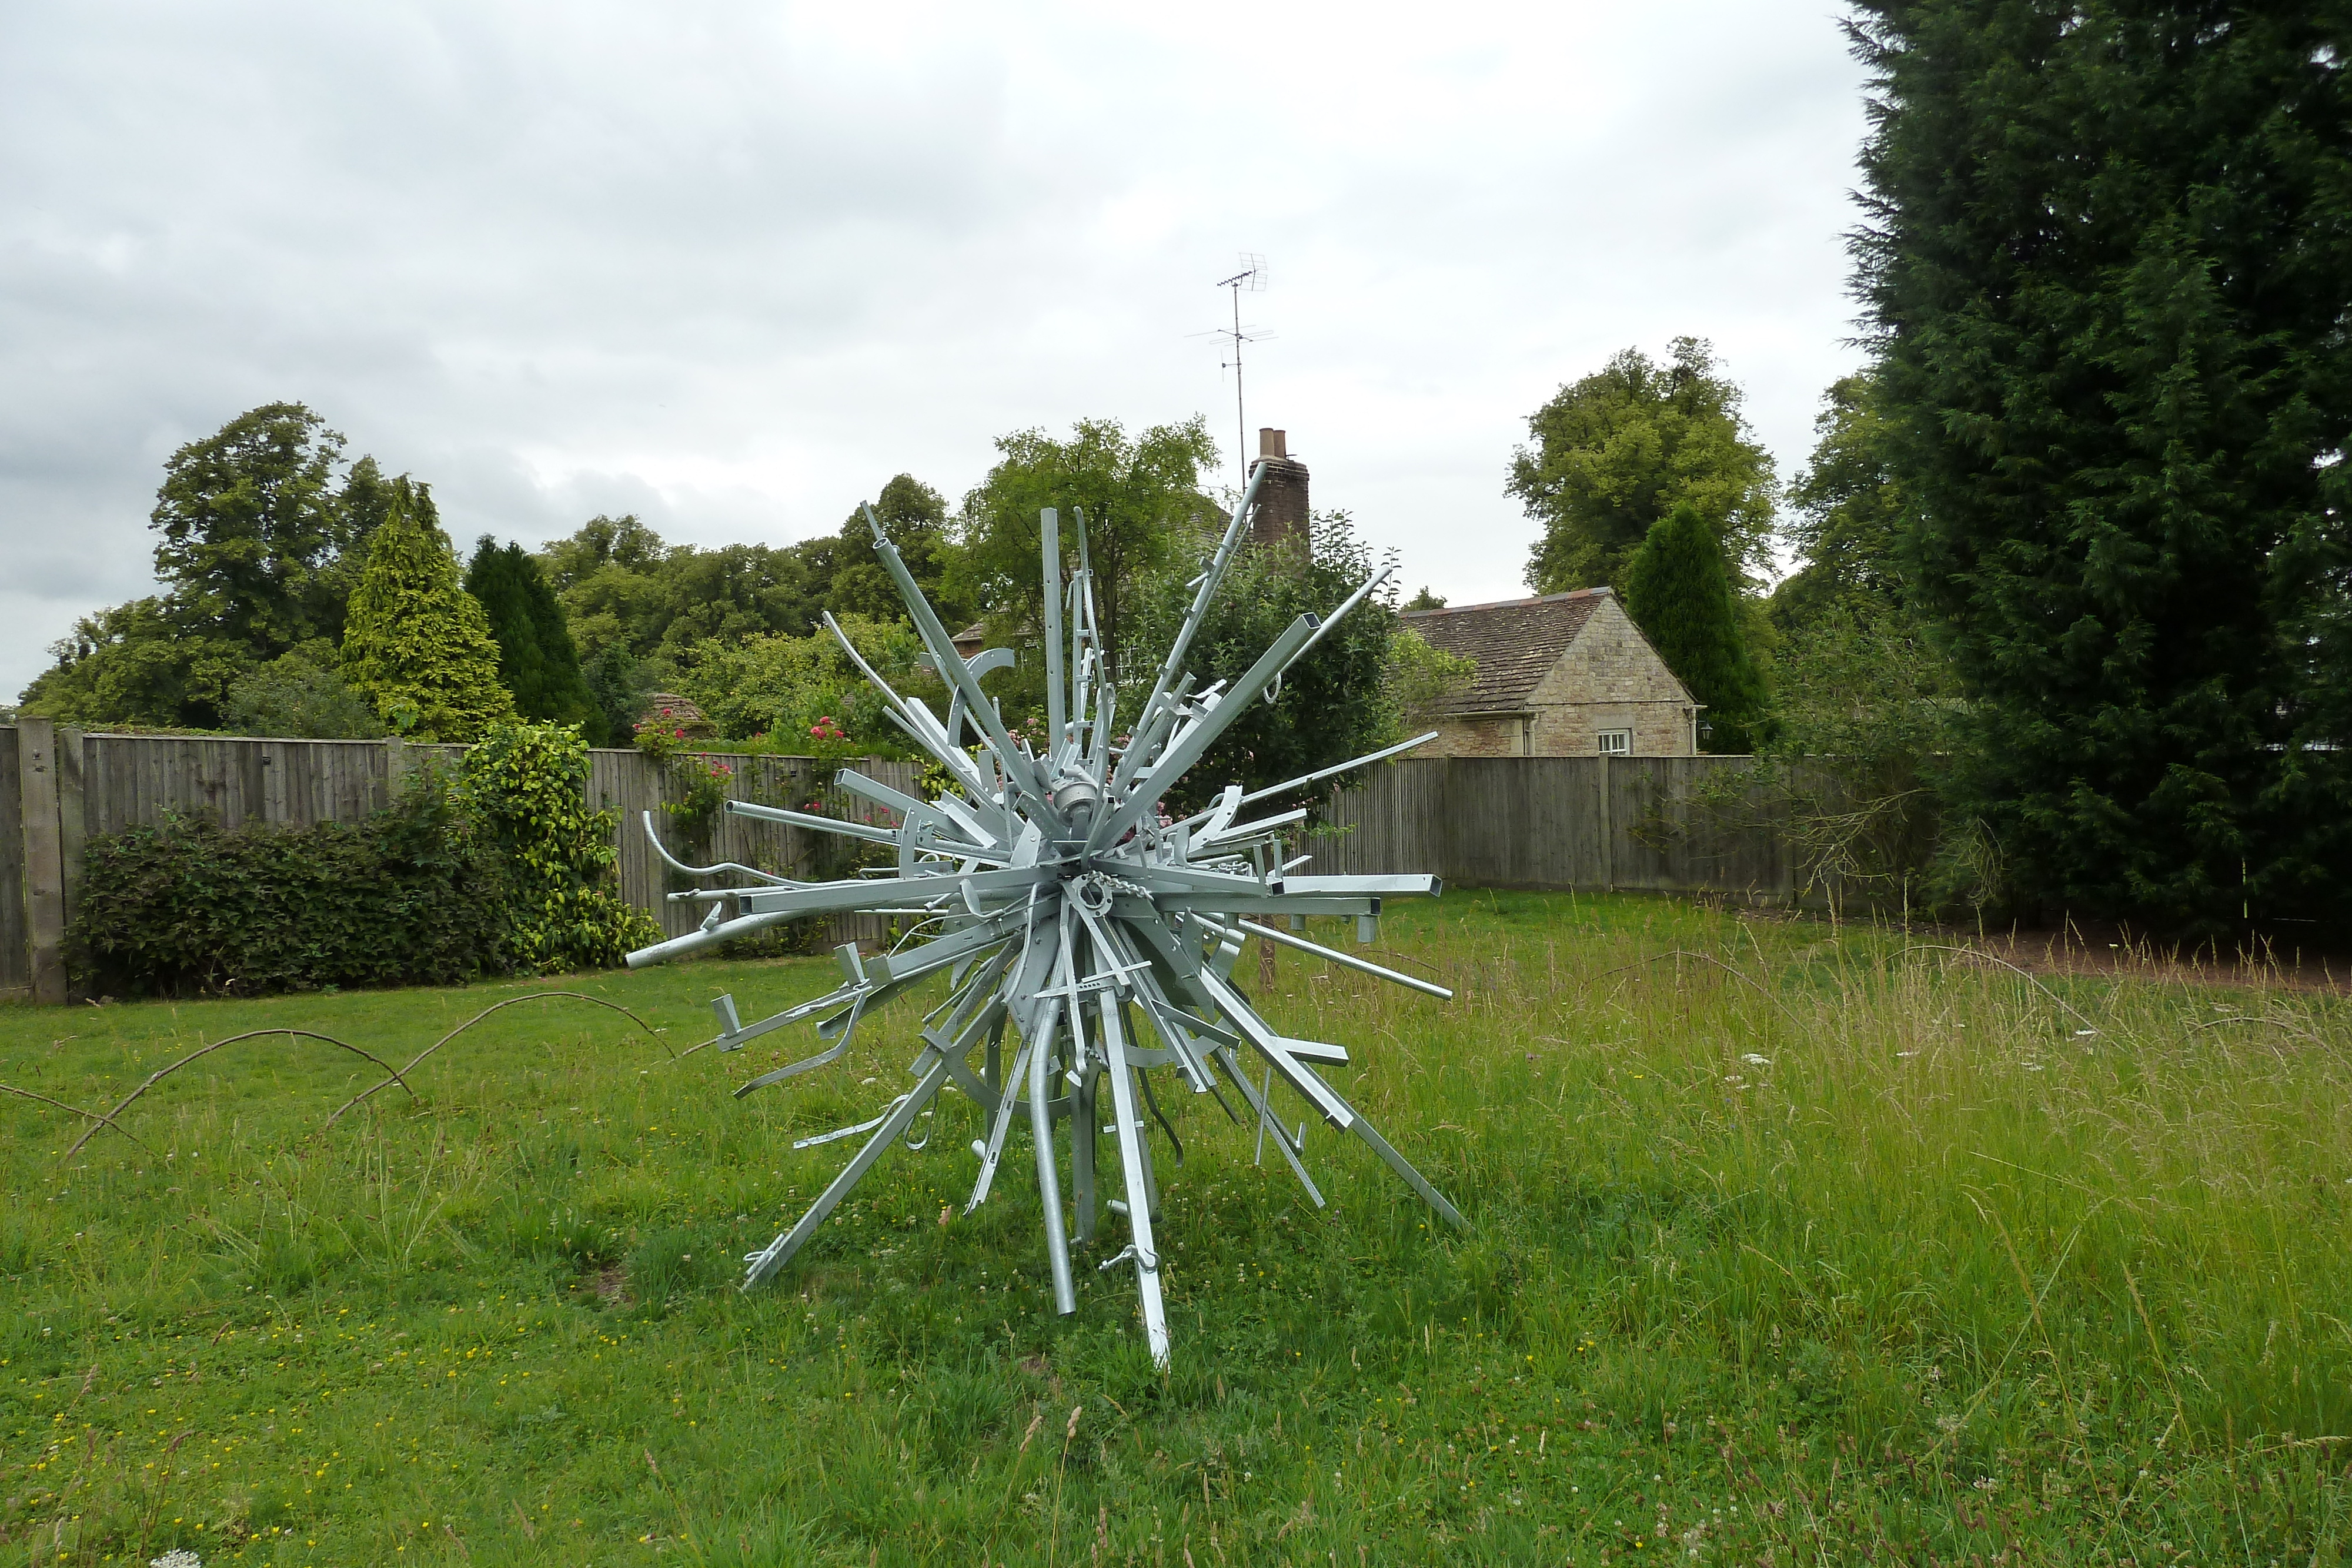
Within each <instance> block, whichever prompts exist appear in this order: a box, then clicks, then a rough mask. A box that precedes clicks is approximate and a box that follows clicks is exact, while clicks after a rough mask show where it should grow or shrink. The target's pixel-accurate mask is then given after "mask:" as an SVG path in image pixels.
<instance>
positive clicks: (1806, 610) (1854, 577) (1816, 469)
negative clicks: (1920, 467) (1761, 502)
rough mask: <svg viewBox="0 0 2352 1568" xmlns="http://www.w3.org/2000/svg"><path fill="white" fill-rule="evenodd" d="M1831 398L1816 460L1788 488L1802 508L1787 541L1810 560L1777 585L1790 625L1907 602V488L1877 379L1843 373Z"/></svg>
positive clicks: (1778, 608) (1781, 619)
mask: <svg viewBox="0 0 2352 1568" xmlns="http://www.w3.org/2000/svg"><path fill="white" fill-rule="evenodd" d="M1823 401H1824V402H1825V404H1826V406H1824V407H1823V409H1822V412H1821V413H1820V415H1819V416H1818V417H1816V418H1815V419H1814V421H1813V430H1814V432H1815V434H1816V436H1817V438H1818V439H1817V440H1816V442H1815V444H1814V446H1813V455H1812V459H1811V462H1810V463H1809V464H1808V465H1806V467H1805V468H1804V469H1803V471H1802V472H1801V473H1800V474H1798V476H1797V477H1796V480H1795V482H1794V483H1792V484H1791V485H1790V486H1789V500H1790V502H1791V503H1792V504H1793V506H1794V507H1795V508H1796V513H1797V517H1796V521H1795V523H1794V525H1793V526H1792V527H1791V528H1790V530H1789V541H1790V543H1791V544H1792V545H1794V546H1795V547H1796V551H1797V556H1798V559H1800V560H1801V562H1803V564H1802V565H1801V567H1800V568H1799V569H1798V570H1796V571H1794V572H1791V573H1790V575H1789V576H1788V577H1786V578H1784V579H1783V580H1781V581H1780V585H1779V586H1778V587H1777V588H1775V589H1774V590H1773V591H1772V599H1771V616H1772V621H1773V623H1774V624H1775V625H1777V626H1778V627H1780V630H1781V631H1783V632H1793V631H1796V630H1798V629H1800V628H1801V627H1803V626H1805V625H1808V624H1811V622H1814V621H1817V620H1820V619H1822V617H1824V616H1826V615H1830V614H1832V612H1835V611H1837V610H1839V609H1841V608H1843V609H1856V608H1857V607H1859V608H1860V612H1861V613H1862V614H1864V616H1865V617H1867V618H1878V617H1881V616H1883V615H1885V613H1887V612H1891V611H1893V610H1894V609H1895V607H1896V606H1897V605H1899V604H1901V603H1903V602H1904V601H1905V593H1904V589H1903V580H1902V569H1901V565H1900V561H1899V559H1898V556H1897V548H1898V545H1899V542H1900V537H1901V534H1902V527H1903V507H1902V499H1901V491H1900V490H1899V489H1898V488H1897V486H1895V477H1894V475H1893V473H1892V472H1891V471H1890V469H1889V464H1890V462H1891V460H1892V456H1893V455H1892V453H1891V452H1890V451H1889V450H1888V444H1887V432H1886V419H1885V414H1884V413H1882V412H1881V411H1880V409H1879V407H1878V404H1877V382H1876V380H1875V378H1874V377H1873V376H1872V375H1871V374H1870V373H1868V372H1866V371H1865V372H1864V373H1863V374H1860V375H1852V376H1845V377H1842V378H1841V379H1840V380H1838V381H1837V382H1835V383H1833V384H1832V386H1831V387H1830V389H1829V392H1828V393H1827V395H1826V397H1825V398H1824V400H1823Z"/></svg>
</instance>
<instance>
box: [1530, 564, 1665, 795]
mask: <svg viewBox="0 0 2352 1568" xmlns="http://www.w3.org/2000/svg"><path fill="white" fill-rule="evenodd" d="M1530 706H1533V707H1534V709H1535V737H1534V742H1533V746H1532V748H1531V749H1532V754H1533V755H1535V756H1537V757H1586V756H1590V755H1591V754H1592V753H1593V752H1594V751H1595V750H1597V749H1598V748H1599V747H1600V744H1601V731H1602V730H1604V729H1630V730H1632V731H1633V749H1632V751H1631V753H1630V754H1629V755H1631V756H1634V757H1688V756H1691V755H1692V754H1693V753H1694V752H1695V751H1696V749H1697V747H1695V746H1694V745H1693V744H1692V735H1691V697H1690V693H1689V692H1687V691H1685V690H1684V689H1683V684H1682V682H1680V681H1678V680H1676V679H1675V675H1674V672H1673V671H1671V670H1669V669H1667V668H1666V665H1665V661H1664V660H1663V659H1661V658H1659V657H1658V655H1657V653H1656V651H1655V650H1654V649H1653V648H1652V647H1651V646H1650V642H1649V639H1648V638H1646V637H1644V636H1643V635H1642V632H1641V629H1640V628H1639V627H1637V626H1635V625H1634V624H1633V617H1632V616H1630V615H1628V614H1626V613H1625V609H1624V606H1622V605H1621V604H1619V603H1618V602H1617V601H1616V600H1615V599H1613V598H1612V599H1605V600H1603V601H1601V603H1599V604H1598V605H1596V606H1594V607H1593V611H1592V618H1591V620H1589V621H1587V622H1585V623H1584V630H1583V631H1582V632H1580V633H1579V634H1578V636H1577V639H1576V641H1575V642H1573V643H1570V644H1569V646H1568V652H1567V653H1565V654H1564V655H1562V656H1561V658H1560V661H1559V663H1558V664H1554V665H1553V666H1552V667H1551V669H1550V671H1549V673H1547V674H1545V676H1544V678H1543V680H1542V681H1541V682H1540V683H1539V684H1538V685H1537V687H1536V689H1535V695H1534V696H1533V697H1532V698H1531V699H1530Z"/></svg>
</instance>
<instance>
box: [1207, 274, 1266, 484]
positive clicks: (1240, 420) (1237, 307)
mask: <svg viewBox="0 0 2352 1568" xmlns="http://www.w3.org/2000/svg"><path fill="white" fill-rule="evenodd" d="M1241 264H1242V269H1241V270H1240V271H1239V272H1236V273H1234V275H1233V276H1232V277H1221V278H1219V279H1217V287H1220V288H1226V289H1231V290H1232V291H1233V296H1234V324H1233V327H1232V329H1230V330H1225V329H1220V330H1219V331H1218V333H1217V336H1218V337H1220V338H1229V339H1231V340H1233V345H1234V357H1233V359H1232V360H1231V361H1228V363H1229V364H1230V365H1231V367H1232V369H1233V372H1234V464H1235V465H1237V466H1238V467H1239V469H1240V475H1239V479H1240V481H1241V482H1246V481H1247V480H1248V478H1249V419H1248V417H1247V416H1246V414H1245V413H1244V411H1243V405H1242V345H1243V344H1244V343H1255V342H1256V341H1257V340H1258V338H1257V337H1256V336H1253V335H1250V334H1247V333H1244V331H1243V330H1242V294H1243V292H1244V290H1246V291H1247V292H1249V293H1251V294H1262V293H1264V292H1265V257H1264V256H1260V255H1259V254H1258V253H1257V252H1255V251H1254V250H1245V251H1243V252H1242V253H1241ZM1219 368H1220V369H1223V368H1224V367H1223V366H1220V367H1219Z"/></svg>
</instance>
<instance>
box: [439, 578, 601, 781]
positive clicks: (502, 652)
mask: <svg viewBox="0 0 2352 1568" xmlns="http://www.w3.org/2000/svg"><path fill="white" fill-rule="evenodd" d="M466 591H467V593H470V594H472V595H473V596H474V597H475V598H476V599H478V600H479V601H481V605H482V611H483V613H484V614H485V615H486V616H487V617H488V621H489V625H490V635H491V636H492V637H494V638H496V639H497V640H498V644H499V682H500V684H502V685H505V687H506V688H507V690H508V691H509V692H510V693H511V694H513V696H514V700H515V711H516V712H517V713H519V714H520V715H521V716H523V717H524V718H526V719H544V720H552V721H554V722H555V723H558V724H576V725H579V726H580V727H581V734H582V735H583V737H586V739H587V742H588V744H589V745H591V746H602V745H604V741H605V738H606V725H605V718H604V707H603V706H602V705H601V704H600V703H599V702H598V701H597V699H596V695H595V694H594V693H593V692H592V691H591V690H590V689H589V686H588V683H587V680H586V679H585V677H583V675H582V674H581V671H580V654H579V652H578V650H577V649H576V648H575V647H574V646H573V645H572V629H571V626H570V624H569V623H568V622H566V621H565V619H564V614H563V606H562V604H560V603H558V602H557V601H556V598H555V592H554V591H553V590H552V589H551V588H549V587H548V585H547V579H546V578H545V577H543V576H542V575H541V573H540V570H539V562H538V561H536V560H534V559H531V558H530V556H528V555H526V554H524V553H523V549H522V547H521V546H520V545H514V544H509V545H500V544H499V542H498V540H496V539H494V538H491V537H490V536H489V535H488V534H484V535H483V536H482V537H481V538H480V539H478V541H476V543H475V546H474V559H473V560H472V561H471V562H470V563H468V565H467V569H466Z"/></svg>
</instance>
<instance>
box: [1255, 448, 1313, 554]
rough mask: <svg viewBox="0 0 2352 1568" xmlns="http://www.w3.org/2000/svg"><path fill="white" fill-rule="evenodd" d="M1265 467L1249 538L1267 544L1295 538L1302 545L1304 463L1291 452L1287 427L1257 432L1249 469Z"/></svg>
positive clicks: (1304, 537)
mask: <svg viewBox="0 0 2352 1568" xmlns="http://www.w3.org/2000/svg"><path fill="white" fill-rule="evenodd" d="M1260 468H1264V469H1265V479H1264V480H1263V481H1262V482H1260V484H1259V485H1258V487H1257V511H1256V513H1255V516H1254V517H1252V518H1251V520H1250V538H1252V539H1253V540H1254V541H1255V542H1256V543H1258V544H1262V545H1270V544H1276V543H1279V542H1282V541H1286V540H1291V539H1295V540H1297V542H1298V544H1299V545H1300V546H1301V547H1302V548H1304V547H1306V546H1307V465H1306V464H1304V463H1301V462H1298V461H1297V460H1296V459H1295V458H1293V457H1292V456H1291V455H1290V446H1289V435H1288V433H1287V432H1286V431H1280V430H1276V429H1274V428H1273V427H1271V426H1267V427H1265V428H1264V429H1261V430H1260V431H1259V432H1258V433H1257V457H1256V460H1255V461H1254V462H1253V463H1251V465H1250V472H1251V473H1252V474H1255V473H1256V472H1257V471H1258V470H1259V469H1260Z"/></svg>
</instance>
